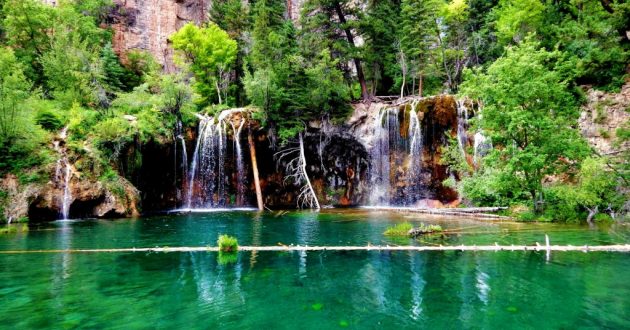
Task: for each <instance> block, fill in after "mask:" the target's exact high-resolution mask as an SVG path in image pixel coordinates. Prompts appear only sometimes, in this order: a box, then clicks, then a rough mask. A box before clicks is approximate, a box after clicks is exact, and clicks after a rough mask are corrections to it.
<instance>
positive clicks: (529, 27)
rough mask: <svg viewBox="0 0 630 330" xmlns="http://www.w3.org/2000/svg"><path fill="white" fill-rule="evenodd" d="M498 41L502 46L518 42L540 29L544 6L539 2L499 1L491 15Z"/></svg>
mask: <svg viewBox="0 0 630 330" xmlns="http://www.w3.org/2000/svg"><path fill="white" fill-rule="evenodd" d="M492 14H493V15H494V16H495V17H496V18H495V26H496V30H497V36H498V37H499V40H500V41H501V42H503V43H504V44H508V43H510V42H520V41H521V40H523V39H524V38H525V37H526V36H527V35H528V34H529V33H531V32H534V31H537V30H539V29H540V28H541V26H542V24H543V22H544V18H545V5H544V3H543V2H541V1H539V0H501V1H499V6H498V7H495V9H494V11H493V13H492Z"/></svg>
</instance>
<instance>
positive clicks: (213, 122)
mask: <svg viewBox="0 0 630 330" xmlns="http://www.w3.org/2000/svg"><path fill="white" fill-rule="evenodd" d="M244 111H245V110H243V109H231V110H225V111H222V112H221V113H220V114H219V115H218V116H215V117H206V116H199V117H200V123H199V131H198V136H197V142H196V144H195V151H194V153H193V157H192V160H191V165H190V171H189V172H188V182H187V188H188V190H187V193H186V203H185V205H186V208H188V209H192V208H218V207H226V206H228V204H230V198H229V196H230V185H229V183H230V182H232V181H231V180H228V178H229V177H231V175H232V174H235V175H236V179H237V180H236V181H237V183H236V187H235V188H236V189H235V193H236V202H237V204H246V183H245V178H246V175H247V174H246V171H245V164H244V158H243V151H242V146H241V144H240V135H241V132H242V130H243V127H244V125H245V120H246V119H245V118H244V117H243V116H242V115H241V117H240V118H238V119H239V121H238V126H237V125H236V124H235V123H234V122H233V120H234V118H237V117H236V116H235V115H236V114H237V113H243V112H244ZM228 124H229V125H230V126H231V127H232V134H233V141H234V145H233V146H234V151H235V157H234V158H235V159H234V165H235V166H234V168H231V167H229V166H226V163H227V164H230V161H231V159H229V157H228V143H227V136H228V130H227V127H228ZM230 170H232V171H231V172H230Z"/></svg>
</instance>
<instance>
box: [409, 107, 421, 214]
mask: <svg viewBox="0 0 630 330" xmlns="http://www.w3.org/2000/svg"><path fill="white" fill-rule="evenodd" d="M416 105H417V102H414V103H412V105H411V110H410V111H409V133H408V138H409V166H408V168H407V187H406V194H405V204H407V205H411V204H413V203H414V202H416V201H418V200H419V199H420V198H421V197H422V196H421V194H422V188H423V186H422V184H420V175H421V172H422V149H423V148H422V147H423V141H422V126H421V124H420V120H419V119H418V113H417V112H416Z"/></svg>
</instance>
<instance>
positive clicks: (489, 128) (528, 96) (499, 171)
mask: <svg viewBox="0 0 630 330" xmlns="http://www.w3.org/2000/svg"><path fill="white" fill-rule="evenodd" d="M538 46H539V45H538V43H536V42H534V41H531V40H527V41H524V42H523V43H521V44H520V45H519V46H516V47H510V48H508V49H507V53H506V54H505V56H504V57H501V58H499V59H498V60H497V61H495V62H494V63H493V64H491V65H490V66H489V67H488V69H487V70H486V71H485V72H484V71H481V70H476V71H474V72H472V71H470V72H468V73H467V74H468V77H467V79H466V81H465V83H464V84H463V85H462V93H463V94H464V95H467V96H469V97H473V98H475V99H479V100H482V101H483V104H484V108H483V115H482V119H481V120H479V121H478V127H479V128H480V129H482V130H483V131H484V133H486V134H488V135H489V136H490V138H491V139H492V142H493V144H494V145H495V147H496V148H495V149H494V150H493V151H492V153H491V154H490V155H489V156H488V157H486V158H485V159H484V166H485V167H486V168H489V170H488V172H483V173H481V174H478V175H477V176H476V177H473V179H480V180H488V178H487V176H490V177H492V180H495V181H496V180H499V182H500V183H499V186H501V187H510V188H511V189H510V191H509V192H508V191H504V193H506V194H507V193H509V194H510V195H512V196H514V197H515V198H522V197H523V196H524V194H527V195H528V197H529V201H530V202H532V203H534V205H536V207H537V208H538V207H542V203H543V200H544V197H543V180H544V179H545V178H546V177H548V176H554V175H560V174H562V173H566V172H570V171H571V170H572V167H574V166H575V164H576V162H577V161H579V160H581V159H582V158H584V156H585V155H586V154H587V153H588V149H587V148H586V146H585V144H584V142H583V140H582V139H580V138H579V133H578V132H577V130H576V129H575V128H573V127H572V125H574V123H575V121H576V118H577V114H578V111H577V105H576V103H575V102H574V99H573V97H572V95H571V94H570V92H569V90H568V87H567V83H566V81H565V80H564V79H563V77H562V76H561V75H560V74H559V73H558V72H557V71H555V70H554V66H555V64H556V62H557V60H558V58H559V56H560V54H559V53H558V52H549V51H546V50H545V49H541V48H539V47H538Z"/></svg>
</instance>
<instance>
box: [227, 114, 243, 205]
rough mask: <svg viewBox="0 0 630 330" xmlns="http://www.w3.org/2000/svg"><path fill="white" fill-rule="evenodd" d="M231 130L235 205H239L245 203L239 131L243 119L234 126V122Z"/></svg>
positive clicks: (241, 127) (241, 128) (241, 129)
mask: <svg viewBox="0 0 630 330" xmlns="http://www.w3.org/2000/svg"><path fill="white" fill-rule="evenodd" d="M230 124H231V125H232V132H233V136H234V150H236V205H238V206H241V205H243V204H244V203H245V175H244V174H245V164H244V163H243V148H242V146H241V132H242V131H243V126H244V125H245V119H243V118H241V122H240V124H239V125H238V128H236V125H234V123H232V122H230Z"/></svg>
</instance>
